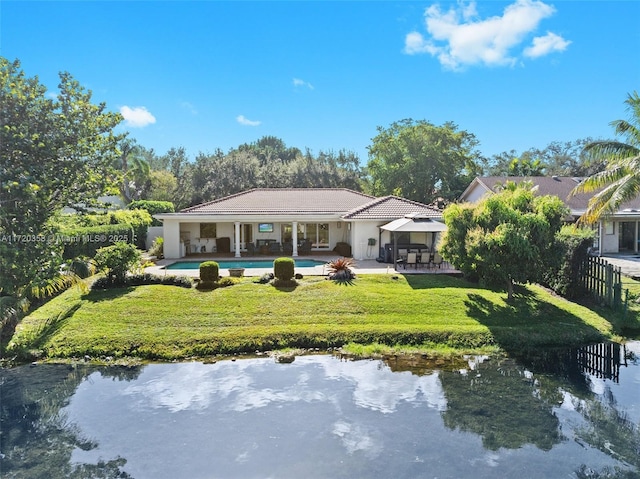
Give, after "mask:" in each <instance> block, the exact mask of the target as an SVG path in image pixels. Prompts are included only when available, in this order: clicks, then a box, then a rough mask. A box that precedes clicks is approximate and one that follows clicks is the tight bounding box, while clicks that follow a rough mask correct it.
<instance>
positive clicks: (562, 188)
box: [460, 176, 640, 254]
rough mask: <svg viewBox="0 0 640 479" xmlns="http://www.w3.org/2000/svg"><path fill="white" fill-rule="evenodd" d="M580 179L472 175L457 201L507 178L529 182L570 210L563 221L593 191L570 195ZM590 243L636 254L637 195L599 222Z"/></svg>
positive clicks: (639, 229) (581, 208)
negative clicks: (472, 177)
mask: <svg viewBox="0 0 640 479" xmlns="http://www.w3.org/2000/svg"><path fill="white" fill-rule="evenodd" d="M582 180H583V178H576V177H567V176H527V177H524V176H508V177H505V176H485V177H477V178H475V179H474V180H473V181H472V182H471V184H470V185H469V186H468V187H467V189H466V190H464V192H463V193H462V195H460V201H467V202H470V203H475V202H476V201H478V200H479V199H480V198H482V197H483V196H485V195H487V194H491V193H493V192H495V191H496V188H497V187H499V186H501V185H503V184H504V183H505V182H507V181H512V182H514V183H520V182H522V181H530V182H531V183H533V185H534V186H535V187H537V194H539V195H554V196H557V197H558V198H560V199H561V200H562V201H563V202H564V204H565V205H567V207H568V208H569V210H570V218H567V221H570V222H574V221H577V220H578V218H580V216H582V214H584V212H585V211H586V210H587V207H588V204H589V200H590V199H591V197H592V196H593V193H580V194H577V195H571V192H572V191H573V189H574V188H575V187H576V186H577V185H578V184H579V183H580V182H581V181H582ZM595 228H597V238H596V241H595V244H594V247H595V249H596V250H597V252H598V253H599V254H607V253H625V252H626V253H637V252H638V251H639V250H640V198H636V199H635V200H633V201H630V202H628V203H625V204H623V205H622V206H621V208H620V209H619V210H618V211H616V212H615V214H613V215H612V216H611V217H609V218H607V219H605V220H602V221H600V222H599V223H598V224H597V225H596V226H595Z"/></svg>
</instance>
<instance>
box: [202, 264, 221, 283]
mask: <svg viewBox="0 0 640 479" xmlns="http://www.w3.org/2000/svg"><path fill="white" fill-rule="evenodd" d="M219 278H220V265H219V264H218V263H216V262H215V261H205V262H204V263H201V264H200V281H202V282H205V283H215V282H216V281H218V279H219Z"/></svg>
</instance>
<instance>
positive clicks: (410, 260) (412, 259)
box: [404, 253, 418, 269]
mask: <svg viewBox="0 0 640 479" xmlns="http://www.w3.org/2000/svg"><path fill="white" fill-rule="evenodd" d="M407 265H413V267H414V268H416V269H418V253H407V259H406V260H405V262H404V269H407Z"/></svg>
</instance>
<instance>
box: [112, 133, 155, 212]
mask: <svg viewBox="0 0 640 479" xmlns="http://www.w3.org/2000/svg"><path fill="white" fill-rule="evenodd" d="M119 148H120V158H118V160H116V164H115V166H116V168H117V169H118V170H119V172H120V195H121V196H122V198H123V199H124V200H125V201H126V202H127V203H130V202H132V201H134V200H139V199H140V197H141V195H142V192H143V191H144V190H145V188H146V187H147V185H146V183H147V181H148V180H149V174H150V171H151V170H150V168H149V162H148V161H147V160H146V159H145V157H144V156H143V154H142V150H141V148H140V146H139V145H138V144H137V143H136V141H135V140H133V139H131V138H124V139H123V140H122V141H121V142H120V145H119Z"/></svg>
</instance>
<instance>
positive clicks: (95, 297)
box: [82, 286, 135, 303]
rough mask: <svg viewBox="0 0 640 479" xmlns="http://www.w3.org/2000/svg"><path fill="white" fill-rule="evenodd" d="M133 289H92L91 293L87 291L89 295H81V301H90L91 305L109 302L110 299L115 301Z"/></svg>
mask: <svg viewBox="0 0 640 479" xmlns="http://www.w3.org/2000/svg"><path fill="white" fill-rule="evenodd" d="M134 289H135V287H134V286H126V287H123V288H108V289H92V290H91V291H89V293H87V294H85V295H83V296H82V299H84V300H87V301H91V302H92V303H100V302H102V301H111V300H112V299H116V298H119V297H121V296H125V295H127V294H129V293H130V292H132V291H133V290H134Z"/></svg>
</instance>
